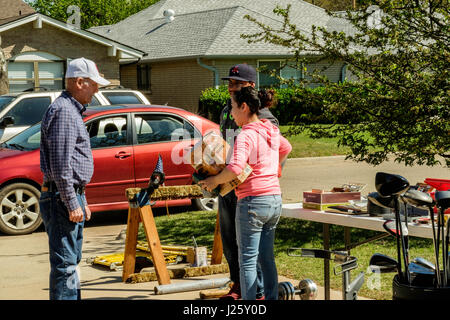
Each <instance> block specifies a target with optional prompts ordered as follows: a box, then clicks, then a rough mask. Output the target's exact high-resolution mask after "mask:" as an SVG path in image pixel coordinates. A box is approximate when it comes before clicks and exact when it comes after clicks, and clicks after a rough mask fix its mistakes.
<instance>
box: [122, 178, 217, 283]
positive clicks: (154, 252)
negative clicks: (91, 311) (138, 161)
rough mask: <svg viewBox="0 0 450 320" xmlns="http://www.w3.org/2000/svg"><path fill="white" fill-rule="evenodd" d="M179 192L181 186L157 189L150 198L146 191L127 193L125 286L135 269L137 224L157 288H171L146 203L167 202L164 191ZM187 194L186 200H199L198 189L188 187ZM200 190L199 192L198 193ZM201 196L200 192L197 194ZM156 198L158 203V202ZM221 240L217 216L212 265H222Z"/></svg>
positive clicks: (151, 216)
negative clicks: (166, 285) (160, 286)
mask: <svg viewBox="0 0 450 320" xmlns="http://www.w3.org/2000/svg"><path fill="white" fill-rule="evenodd" d="M180 187H181V188H182V186H177V187H160V189H161V190H159V192H160V193H161V194H158V195H150V197H149V195H148V194H147V191H146V190H145V189H141V188H129V189H127V190H126V196H127V199H128V203H129V209H128V222H127V236H126V240H125V253H124V261H123V272H122V281H123V282H126V281H127V279H128V278H129V277H130V275H131V274H133V273H134V271H135V265H136V246H137V239H138V230H139V223H140V222H142V224H143V226H144V230H145V235H146V237H147V241H148V246H149V249H150V254H151V256H152V260H153V265H154V267H155V273H156V277H157V279H158V283H159V284H170V276H169V272H168V270H167V266H166V262H165V260H164V254H163V251H162V247H161V242H160V240H159V235H158V230H157V229H156V223H155V219H154V217H153V212H152V209H151V207H150V202H149V199H150V198H151V199H152V200H161V199H160V198H165V200H169V197H170V196H169V195H168V194H167V195H166V194H165V191H170V190H172V189H174V188H180ZM187 187H188V188H187V189H189V191H188V192H187V194H186V196H187V197H200V196H199V195H198V192H199V191H198V190H197V189H199V187H198V186H187ZM199 190H200V189H199ZM177 191H178V190H177ZM200 194H201V191H200ZM157 198H158V199H157ZM222 255H223V248H222V239H221V236H220V227H219V212H217V217H216V227H215V231H214V243H213V249H212V254H211V264H212V265H215V264H221V263H222Z"/></svg>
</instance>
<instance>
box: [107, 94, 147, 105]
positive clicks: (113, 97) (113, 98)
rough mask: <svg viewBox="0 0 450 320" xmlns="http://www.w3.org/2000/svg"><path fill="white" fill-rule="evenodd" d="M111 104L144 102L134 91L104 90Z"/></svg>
mask: <svg viewBox="0 0 450 320" xmlns="http://www.w3.org/2000/svg"><path fill="white" fill-rule="evenodd" d="M102 94H103V96H105V98H106V99H107V100H108V101H109V103H111V104H142V103H143V102H142V101H141V99H139V97H138V96H137V95H136V94H134V93H133V92H104V91H103V92H102Z"/></svg>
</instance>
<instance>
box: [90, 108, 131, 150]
mask: <svg viewBox="0 0 450 320" xmlns="http://www.w3.org/2000/svg"><path fill="white" fill-rule="evenodd" d="M86 129H87V131H88V133H89V136H90V138H91V148H92V149H96V148H111V147H118V146H123V145H126V144H127V116H126V115H123V116H114V117H106V118H101V119H98V120H94V121H91V122H89V123H88V124H87V125H86Z"/></svg>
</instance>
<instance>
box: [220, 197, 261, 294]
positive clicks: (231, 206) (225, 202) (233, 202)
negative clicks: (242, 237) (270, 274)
mask: <svg viewBox="0 0 450 320" xmlns="http://www.w3.org/2000/svg"><path fill="white" fill-rule="evenodd" d="M236 206H237V197H236V194H235V192H234V190H233V191H231V192H230V193H228V194H227V195H225V196H224V197H222V196H220V195H219V224H220V235H221V237H222V247H223V254H224V255H225V258H226V259H227V262H228V267H229V269H230V279H231V281H233V282H234V283H239V282H240V275H239V274H240V272H239V253H238V244H237V239H236ZM257 272H258V283H257V296H258V297H260V296H262V295H264V286H263V279H262V272H261V268H260V267H259V265H258V268H257Z"/></svg>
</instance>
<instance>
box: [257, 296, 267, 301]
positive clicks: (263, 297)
mask: <svg viewBox="0 0 450 320" xmlns="http://www.w3.org/2000/svg"><path fill="white" fill-rule="evenodd" d="M256 300H266V296H265V295H261V296H259V297H258V296H256Z"/></svg>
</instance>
